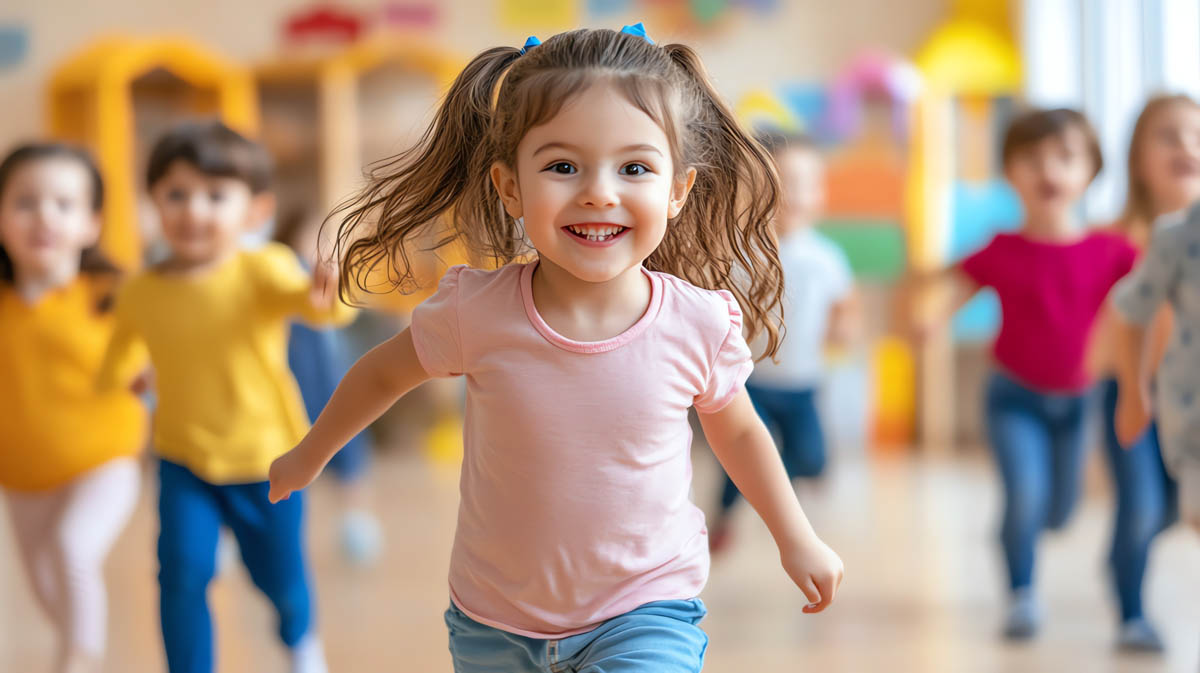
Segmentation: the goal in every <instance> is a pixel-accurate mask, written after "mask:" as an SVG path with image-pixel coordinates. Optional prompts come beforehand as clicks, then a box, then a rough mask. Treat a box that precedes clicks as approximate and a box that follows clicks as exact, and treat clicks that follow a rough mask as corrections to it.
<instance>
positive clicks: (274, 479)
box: [267, 445, 322, 504]
mask: <svg viewBox="0 0 1200 673" xmlns="http://www.w3.org/2000/svg"><path fill="white" fill-rule="evenodd" d="M301 446H303V445H301ZM301 446H298V447H296V448H294V449H292V450H291V451H288V452H287V453H285V454H283V455H282V456H280V457H278V458H276V459H275V462H273V463H271V470H270V472H269V473H268V478H269V479H270V480H271V490H270V492H269V493H268V495H267V499H269V500H270V501H271V503H272V504H274V503H277V502H279V501H280V500H287V499H288V497H289V496H291V494H292V493H294V492H295V491H299V490H301V489H303V488H305V487H306V486H308V485H309V484H311V483H313V481H314V480H316V478H317V475H319V474H321V467H322V466H321V465H314V464H313V461H311V460H309V459H308V457H307V456H306V455H305V454H304V452H303V451H302V450H301Z"/></svg>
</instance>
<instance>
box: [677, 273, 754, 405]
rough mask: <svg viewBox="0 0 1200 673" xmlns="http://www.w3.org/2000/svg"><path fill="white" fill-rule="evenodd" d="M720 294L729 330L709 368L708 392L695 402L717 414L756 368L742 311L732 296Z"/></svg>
mask: <svg viewBox="0 0 1200 673" xmlns="http://www.w3.org/2000/svg"><path fill="white" fill-rule="evenodd" d="M717 294H719V295H720V296H721V298H722V299H724V300H725V305H726V307H727V310H728V313H729V318H728V320H729V323H728V325H729V329H728V331H727V332H726V333H725V338H724V340H723V341H722V343H721V347H720V349H719V350H718V351H717V355H716V357H715V358H714V360H713V363H712V367H711V368H710V369H709V372H708V381H707V382H706V384H705V386H704V391H703V392H701V393H700V394H699V395H697V396H696V397H695V399H694V400H693V402H692V404H693V405H694V406H695V407H696V411H698V412H700V413H702V414H715V413H716V412H718V411H720V410H721V409H724V408H725V407H726V406H727V405H728V404H729V403H730V402H732V401H733V398H734V397H735V396H737V394H738V392H739V391H741V389H742V385H743V384H745V383H746V378H747V377H749V376H750V371H751V370H752V369H753V368H754V362H753V360H752V358H751V356H750V347H749V346H747V345H746V339H745V337H743V336H742V310H741V308H739V307H738V303H737V300H736V299H734V298H733V294H732V293H730V292H728V291H727V290H717Z"/></svg>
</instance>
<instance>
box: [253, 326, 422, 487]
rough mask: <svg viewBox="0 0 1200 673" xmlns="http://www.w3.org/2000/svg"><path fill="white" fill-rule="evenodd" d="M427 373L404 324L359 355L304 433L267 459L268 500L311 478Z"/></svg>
mask: <svg viewBox="0 0 1200 673" xmlns="http://www.w3.org/2000/svg"><path fill="white" fill-rule="evenodd" d="M428 378H430V376H429V373H428V372H426V371H425V368H424V367H422V366H421V362H420V361H419V360H418V359H417V351H416V348H415V347H414V346H413V340H412V334H411V333H410V331H409V330H408V329H405V330H404V331H403V332H401V333H399V334H397V335H396V336H394V337H392V338H391V339H388V340H387V341H385V342H383V343H382V344H380V345H378V346H376V347H375V348H373V349H371V351H370V352H368V353H367V354H366V355H364V356H362V358H360V359H359V361H358V362H356V363H355V364H354V366H353V367H351V368H350V371H348V372H346V376H345V377H344V378H343V379H342V382H341V383H340V384H338V387H337V390H335V391H334V392H333V397H331V398H330V399H329V403H328V404H326V405H325V409H324V411H322V412H321V415H320V416H319V417H317V422H316V423H314V424H313V427H312V429H311V430H309V432H308V434H307V435H305V437H304V439H302V440H300V443H299V444H297V445H296V447H295V448H293V449H292V450H291V451H289V452H287V453H285V454H284V455H282V456H280V457H279V458H278V459H276V460H275V462H274V463H272V464H271V472H270V479H271V491H270V496H269V497H270V500H271V502H279V501H280V500H284V499H286V498H287V497H288V496H289V495H291V494H292V492H293V491H298V490H300V489H302V488H304V487H305V486H308V485H309V484H311V483H312V482H313V480H314V479H316V478H317V475H319V474H320V473H321V470H322V469H324V467H325V464H326V463H328V462H329V459H330V458H332V457H333V455H334V454H335V453H337V452H338V451H339V450H340V449H341V448H342V447H343V446H345V445H346V442H349V441H350V440H351V439H352V438H353V437H354V436H355V435H357V434H358V433H360V432H362V431H363V429H365V428H366V427H367V426H368V425H370V424H371V422H373V421H374V420H375V419H377V418H379V417H380V416H382V415H383V412H385V411H387V410H388V409H389V408H390V407H391V406H392V405H393V404H395V403H396V400H398V399H400V397H402V396H403V395H404V394H405V393H407V392H408V391H410V390H412V389H413V388H416V387H417V386H418V385H420V384H421V383H423V382H424V381H425V380H426V379H428Z"/></svg>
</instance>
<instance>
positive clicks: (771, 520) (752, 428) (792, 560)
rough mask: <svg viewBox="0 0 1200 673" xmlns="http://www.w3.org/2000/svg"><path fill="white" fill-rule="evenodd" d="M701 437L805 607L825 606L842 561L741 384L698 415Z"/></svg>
mask: <svg viewBox="0 0 1200 673" xmlns="http://www.w3.org/2000/svg"><path fill="white" fill-rule="evenodd" d="M699 416H700V425H701V426H703V428H704V436H705V437H706V438H707V439H708V443H709V445H710V446H712V450H713V453H714V454H716V456H717V460H719V461H720V462H721V465H722V466H723V467H724V468H725V472H726V473H727V474H728V475H729V476H730V478H731V479H733V483H734V484H736V485H737V487H738V490H740V491H741V492H742V495H744V496H745V497H746V501H747V502H749V503H750V505H751V506H752V507H754V510H755V511H756V512H758V515H759V516H760V517H762V520H763V521H764V522H765V523H766V524H767V528H768V529H770V531H771V536H772V537H774V538H775V544H776V545H777V546H778V547H779V554H780V560H781V561H782V563H783V567H784V570H786V571H787V573H788V575H789V576H790V577H791V578H792V581H793V582H795V583H796V586H798V587H800V590H801V591H803V592H804V595H805V596H806V597H807V598H808V600H809V605H807V606H805V608H804V612H807V613H816V612H820V611H822V610H824V609H825V608H827V607H829V604H830V603H832V602H833V598H834V595H835V594H836V593H837V589H838V586H839V585H840V584H841V583H842V574H843V568H842V560H841V559H840V558H838V555H837V554H835V553H834V551H833V550H832V549H830V548H829V547H828V546H826V545H825V543H824V542H822V541H821V539H820V538H818V537H817V534H816V532H814V531H813V528H812V526H811V525H810V524H809V522H808V518H807V517H806V516H804V511H803V510H802V509H801V508H800V503H799V502H798V501H797V500H796V494H795V492H794V491H793V490H792V484H791V481H790V480H789V479H788V476H787V472H785V471H784V469H783V462H782V461H781V460H780V459H779V451H778V450H776V448H775V442H774V440H772V439H771V434H770V433H769V432H768V431H767V428H766V426H765V425H763V422H762V420H761V419H759V417H758V414H757V413H755V411H754V405H753V404H752V403H751V402H750V396H749V395H747V394H746V391H745V390H744V389H743V390H742V391H741V392H739V393H738V394H737V396H736V397H734V399H733V401H732V402H730V403H729V404H728V405H726V406H725V407H724V408H723V409H721V410H720V411H717V412H715V413H711V414H704V413H701V414H699Z"/></svg>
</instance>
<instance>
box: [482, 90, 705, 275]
mask: <svg viewBox="0 0 1200 673" xmlns="http://www.w3.org/2000/svg"><path fill="white" fill-rule="evenodd" d="M516 164H517V165H516V170H515V171H513V170H512V168H510V167H508V166H506V165H504V164H500V163H497V164H496V165H494V166H493V167H492V180H493V182H494V184H495V185H496V189H497V191H498V192H499V193H500V196H501V199H502V200H503V201H504V206H505V209H506V210H507V211H508V214H509V215H511V216H512V217H524V218H525V232H526V234H527V235H528V237H529V240H530V241H531V242H532V243H533V246H534V248H536V249H537V251H538V255H539V257H541V259H543V260H548V261H549V262H551V263H552V264H554V265H556V266H559V267H561V268H563V269H565V270H566V271H568V272H569V273H570V274H571V275H573V276H575V277H576V278H578V279H580V280H583V281H587V282H592V283H603V282H607V281H609V280H612V279H614V278H616V277H618V276H619V275H621V274H622V273H623V272H625V271H628V270H629V269H631V268H634V267H637V266H639V265H641V263H642V262H643V261H644V260H645V259H646V258H647V257H649V256H650V254H651V253H652V252H654V250H655V248H657V247H658V245H659V243H661V242H662V239H663V236H664V235H665V234H666V230H667V220H668V219H670V218H673V217H675V216H676V215H678V214H679V211H680V210H681V209H682V208H683V204H684V201H685V200H686V199H687V194H688V191H689V190H690V189H691V186H692V183H693V182H694V180H695V175H696V172H695V169H688V170H687V171H686V173H685V175H684V177H683V178H682V179H676V177H675V166H674V164H673V162H672V160H671V151H670V145H669V143H668V140H667V135H666V133H665V132H664V131H663V130H662V128H661V127H659V125H658V124H657V123H656V122H655V121H654V120H653V119H651V118H650V117H649V116H648V115H646V114H645V113H644V112H642V111H641V110H639V109H638V108H637V107H635V106H634V105H632V104H631V103H629V102H628V101H627V100H626V99H625V96H624V95H623V94H622V93H620V92H619V91H618V90H617V89H615V88H613V87H612V86H611V85H609V84H606V83H597V84H594V85H592V86H591V87H589V88H587V89H586V90H584V91H583V92H581V93H579V94H578V95H576V96H575V97H574V98H573V99H572V100H570V101H568V102H567V103H566V104H564V105H563V107H562V109H561V110H560V111H559V112H558V114H557V115H555V116H554V118H552V119H550V120H549V121H547V122H545V123H543V124H541V125H540V126H535V127H533V128H531V129H530V130H529V131H528V132H527V133H526V134H525V137H524V138H522V139H521V142H520V143H519V144H518V145H517V161H516Z"/></svg>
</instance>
